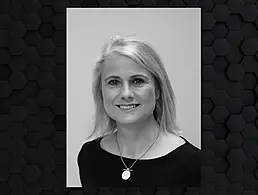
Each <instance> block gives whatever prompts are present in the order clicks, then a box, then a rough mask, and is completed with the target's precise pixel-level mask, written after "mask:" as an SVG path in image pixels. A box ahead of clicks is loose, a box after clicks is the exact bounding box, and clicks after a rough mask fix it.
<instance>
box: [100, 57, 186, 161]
mask: <svg viewBox="0 0 258 195" xmlns="http://www.w3.org/2000/svg"><path fill="white" fill-rule="evenodd" d="M114 76H115V77H114ZM102 94H103V102H104V107H105V110H106V112H107V114H108V115H109V116H110V117H111V118H112V119H113V120H115V121H116V126H117V132H116V133H114V134H111V135H109V136H106V137H104V138H103V139H102V141H101V147H102V148H103V149H104V150H106V151H108V152H110V153H113V154H116V155H119V149H118V145H117V141H116V137H117V140H118V143H119V146H120V151H121V154H122V156H123V157H127V158H133V159H136V158H138V157H139V156H140V155H141V154H143V153H144V152H145V151H146V149H147V148H148V146H150V144H151V143H153V141H154V140H155V139H156V138H157V136H158V135H159V137H158V139H157V141H156V142H155V144H154V145H153V146H152V147H151V148H150V150H149V151H148V152H147V153H146V154H145V155H144V156H143V157H142V158H141V159H149V158H155V157H159V156H162V155H165V154H167V153H169V152H170V151H171V149H172V150H173V149H175V148H177V147H178V146H180V145H182V144H184V142H185V141H184V140H183V139H182V138H180V137H178V136H175V135H174V134H171V133H168V134H165V133H162V132H163V131H161V130H160V128H159V125H158V124H157V122H156V120H155V118H154V116H153V111H154V109H155V103H156V96H157V94H159V91H158V90H156V89H155V84H154V78H153V76H152V74H151V73H150V72H149V71H148V70H146V69H145V68H143V67H142V66H141V65H140V64H138V63H137V62H135V61H134V60H132V59H130V58H128V57H126V56H123V55H120V54H118V53H115V52H114V53H112V54H111V55H110V56H109V57H108V58H107V59H106V60H105V65H104V68H103V72H102ZM136 103H137V104H140V105H139V106H138V107H137V108H135V109H133V110H131V111H125V110H123V109H121V108H119V107H117V106H116V105H121V104H136ZM159 132H160V133H159Z"/></svg>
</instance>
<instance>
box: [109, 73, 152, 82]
mask: <svg viewBox="0 0 258 195" xmlns="http://www.w3.org/2000/svg"><path fill="white" fill-rule="evenodd" d="M135 77H144V78H146V79H147V80H148V79H149V77H147V76H145V75H143V74H136V75H132V76H130V78H135ZM111 78H115V79H119V78H120V77H119V76H109V77H107V78H106V79H105V81H107V80H108V79H111Z"/></svg>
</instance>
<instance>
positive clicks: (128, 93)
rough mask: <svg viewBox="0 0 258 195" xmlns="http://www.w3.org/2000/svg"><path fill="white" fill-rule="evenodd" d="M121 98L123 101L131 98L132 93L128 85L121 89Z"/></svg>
mask: <svg viewBox="0 0 258 195" xmlns="http://www.w3.org/2000/svg"><path fill="white" fill-rule="evenodd" d="M121 90H122V91H121V98H123V99H129V98H133V97H134V95H133V91H132V89H131V88H130V86H129V85H128V84H124V86H123V88H122V89H121Z"/></svg>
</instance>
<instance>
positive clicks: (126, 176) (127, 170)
mask: <svg viewBox="0 0 258 195" xmlns="http://www.w3.org/2000/svg"><path fill="white" fill-rule="evenodd" d="M158 137H159V133H158V136H157V137H156V139H155V140H154V141H153V142H152V144H151V145H150V146H149V147H148V148H147V150H146V151H145V152H144V153H143V154H142V155H141V156H140V157H139V158H137V159H136V160H135V161H134V163H133V164H132V165H131V166H130V167H129V168H128V167H127V166H126V164H125V162H124V160H123V158H122V155H121V150H120V146H119V143H118V140H117V134H116V142H117V145H118V149H119V153H120V158H121V160H122V162H123V164H124V166H125V169H123V170H124V171H123V173H122V179H123V180H127V179H129V177H130V176H131V171H133V170H132V167H133V166H134V164H135V163H136V162H137V161H138V160H139V159H140V158H141V157H143V155H144V154H146V153H147V152H148V151H149V149H150V148H151V146H153V144H154V143H155V142H156V141H157V139H158Z"/></svg>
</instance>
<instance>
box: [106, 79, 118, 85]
mask: <svg viewBox="0 0 258 195" xmlns="http://www.w3.org/2000/svg"><path fill="white" fill-rule="evenodd" d="M117 82H118V81H117V80H111V81H109V82H108V85H112V86H113V85H116V84H117Z"/></svg>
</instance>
